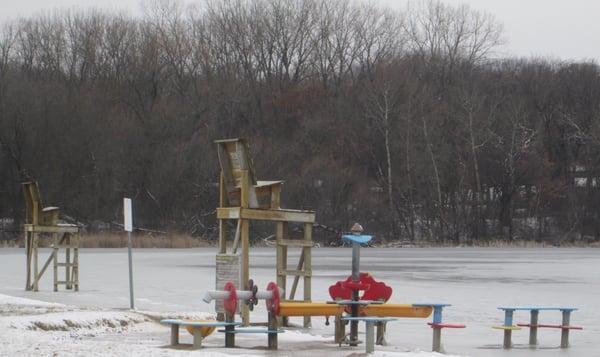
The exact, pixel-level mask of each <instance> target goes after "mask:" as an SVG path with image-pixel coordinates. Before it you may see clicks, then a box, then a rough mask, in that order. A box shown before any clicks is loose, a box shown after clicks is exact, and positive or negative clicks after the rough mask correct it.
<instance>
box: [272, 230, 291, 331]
mask: <svg viewBox="0 0 600 357" xmlns="http://www.w3.org/2000/svg"><path fill="white" fill-rule="evenodd" d="M287 233H288V223H287V222H277V226H276V231H275V237H276V243H277V257H276V264H275V265H276V267H275V270H276V271H275V274H277V286H279V287H280V288H281V289H283V300H285V299H286V295H288V293H287V288H286V284H287V276H286V275H285V273H284V272H285V270H286V269H287V246H285V245H284V244H283V240H284V239H287V238H288V237H287ZM288 296H289V295H288ZM277 318H278V319H279V323H280V324H281V325H282V326H287V317H285V316H280V317H277Z"/></svg>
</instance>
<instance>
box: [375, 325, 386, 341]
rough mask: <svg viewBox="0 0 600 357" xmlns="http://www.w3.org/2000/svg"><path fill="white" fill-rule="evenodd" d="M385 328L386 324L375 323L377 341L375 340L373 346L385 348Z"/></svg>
mask: <svg viewBox="0 0 600 357" xmlns="http://www.w3.org/2000/svg"><path fill="white" fill-rule="evenodd" d="M386 327H387V322H385V321H379V322H377V339H376V340H375V344H377V345H380V346H387V341H386V340H385V329H386Z"/></svg>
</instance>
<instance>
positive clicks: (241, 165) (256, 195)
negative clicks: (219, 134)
mask: <svg viewBox="0 0 600 357" xmlns="http://www.w3.org/2000/svg"><path fill="white" fill-rule="evenodd" d="M215 143H216V144H217V150H218V155H219V163H220V165H221V178H220V183H219V208H217V218H218V219H219V253H220V254H227V253H228V250H227V229H226V228H227V226H226V223H225V220H227V219H234V220H237V228H236V230H235V235H234V239H233V243H232V245H231V248H230V254H237V250H238V246H239V245H240V241H241V277H240V278H241V284H246V283H247V282H248V280H249V278H250V271H249V264H250V261H249V250H250V230H249V228H250V221H253V220H256V221H274V222H276V238H277V264H276V275H277V285H278V286H279V287H280V288H282V289H284V291H285V292H284V295H283V297H284V300H285V301H294V297H295V294H296V289H297V287H298V282H299V280H300V277H302V278H303V280H304V296H303V299H302V300H295V301H305V302H310V300H311V277H312V268H311V248H312V245H313V242H312V227H313V224H314V222H315V212H314V211H306V210H291V209H282V208H281V207H280V195H281V188H282V185H283V181H258V180H257V179H256V173H255V170H254V162H253V160H252V156H251V155H250V150H249V148H248V144H247V142H246V141H245V140H244V139H226V140H216V141H215ZM290 222H298V223H302V224H304V239H289V237H288V224H289V223H290ZM288 247H298V248H301V249H302V252H301V254H300V259H299V262H298V264H297V266H296V269H293V270H290V269H288V261H287V253H288ZM288 276H293V277H294V281H293V283H292V287H291V289H290V291H289V294H288V292H287V290H286V283H287V277H288ZM241 284H240V285H241ZM239 288H240V289H243V288H244V286H239ZM248 316H249V315H248V307H247V306H243V308H242V320H243V322H244V323H245V324H248V323H249V318H248ZM304 326H305V327H309V326H310V316H305V317H304Z"/></svg>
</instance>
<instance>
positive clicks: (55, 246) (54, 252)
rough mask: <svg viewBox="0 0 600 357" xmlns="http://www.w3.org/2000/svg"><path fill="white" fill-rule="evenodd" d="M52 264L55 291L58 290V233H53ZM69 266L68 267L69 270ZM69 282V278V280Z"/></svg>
mask: <svg viewBox="0 0 600 357" xmlns="http://www.w3.org/2000/svg"><path fill="white" fill-rule="evenodd" d="M52 238H53V239H52V240H53V244H52V256H53V258H52V263H53V264H52V265H53V268H54V291H58V233H53V234H52ZM68 269H69V267H67V270H68ZM67 282H68V280H67Z"/></svg>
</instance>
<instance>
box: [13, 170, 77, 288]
mask: <svg viewBox="0 0 600 357" xmlns="http://www.w3.org/2000/svg"><path fill="white" fill-rule="evenodd" d="M22 186H23V193H24V195H25V206H26V215H25V216H26V218H25V224H24V225H23V231H24V232H25V251H26V254H27V282H26V284H25V290H33V291H38V285H39V281H40V279H41V278H42V275H43V274H44V272H45V271H46V269H47V268H48V266H50V263H52V264H53V268H54V291H58V285H60V284H64V285H66V288H67V289H73V288H75V291H78V290H79V238H80V230H79V227H78V226H77V225H74V224H67V223H59V208H58V207H44V206H43V205H42V199H41V197H40V191H39V188H38V184H37V182H35V181H32V182H24V183H22ZM41 234H50V235H51V236H52V245H51V248H52V253H51V254H50V256H49V257H48V260H47V261H46V263H44V266H43V267H42V269H41V270H38V249H39V242H40V235H41ZM59 248H64V249H65V261H64V262H58V253H59ZM71 253H72V254H73V258H72V260H71ZM59 267H64V268H65V280H64V281H59V280H58V268H59Z"/></svg>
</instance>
